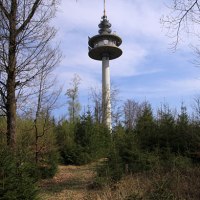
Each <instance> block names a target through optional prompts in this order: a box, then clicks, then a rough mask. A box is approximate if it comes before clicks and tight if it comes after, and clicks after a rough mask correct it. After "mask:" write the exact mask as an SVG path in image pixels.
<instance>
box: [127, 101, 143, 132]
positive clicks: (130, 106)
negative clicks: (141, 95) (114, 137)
mask: <svg viewBox="0 0 200 200" xmlns="http://www.w3.org/2000/svg"><path fill="white" fill-rule="evenodd" d="M140 110H141V106H140V105H139V103H138V102H136V101H135V100H132V99H127V100H126V101H125V102H124V121H125V122H124V123H125V126H126V128H127V129H130V130H131V129H133V128H135V125H136V120H137V118H138V115H139V111H140Z"/></svg>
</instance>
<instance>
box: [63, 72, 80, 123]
mask: <svg viewBox="0 0 200 200" xmlns="http://www.w3.org/2000/svg"><path fill="white" fill-rule="evenodd" d="M80 81H81V78H80V76H79V75H78V74H75V75H74V77H73V78H72V80H71V82H70V85H71V88H69V89H67V92H66V95H67V97H68V111H69V118H70V121H71V122H73V123H74V122H75V121H76V120H77V119H78V117H79V113H80V110H81V105H80V103H79V99H78V96H79V85H80Z"/></svg>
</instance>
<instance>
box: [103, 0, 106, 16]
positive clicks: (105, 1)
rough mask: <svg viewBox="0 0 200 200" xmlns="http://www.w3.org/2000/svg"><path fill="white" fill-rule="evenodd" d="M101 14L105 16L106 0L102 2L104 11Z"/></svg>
mask: <svg viewBox="0 0 200 200" xmlns="http://www.w3.org/2000/svg"><path fill="white" fill-rule="evenodd" d="M103 13H104V16H106V0H104V11H103Z"/></svg>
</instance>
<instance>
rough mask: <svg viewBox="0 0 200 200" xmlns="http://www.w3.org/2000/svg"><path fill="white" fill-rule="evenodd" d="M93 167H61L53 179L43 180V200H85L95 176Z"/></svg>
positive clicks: (41, 186) (41, 188) (41, 194)
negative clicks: (88, 187)
mask: <svg viewBox="0 0 200 200" xmlns="http://www.w3.org/2000/svg"><path fill="white" fill-rule="evenodd" d="M93 169H94V166H93V165H85V166H59V169H58V173H57V174H56V176H55V177H54V178H53V179H48V180H43V181H42V182H41V183H40V184H39V186H40V190H41V192H40V198H41V199H42V200H55V199H56V200H84V199H87V196H88V191H87V186H88V185H89V184H91V182H92V180H93V177H94V176H95V173H94V170H93ZM91 195H92V194H91Z"/></svg>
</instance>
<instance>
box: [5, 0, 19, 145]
mask: <svg viewBox="0 0 200 200" xmlns="http://www.w3.org/2000/svg"><path fill="white" fill-rule="evenodd" d="M16 10H17V2H16V0H12V5H11V12H10V19H9V25H10V36H9V54H8V59H9V61H8V67H7V74H8V77H7V83H6V89H7V103H6V107H7V108H6V110H7V144H8V145H9V146H11V147H14V146H15V137H16V97H15V77H16Z"/></svg>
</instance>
